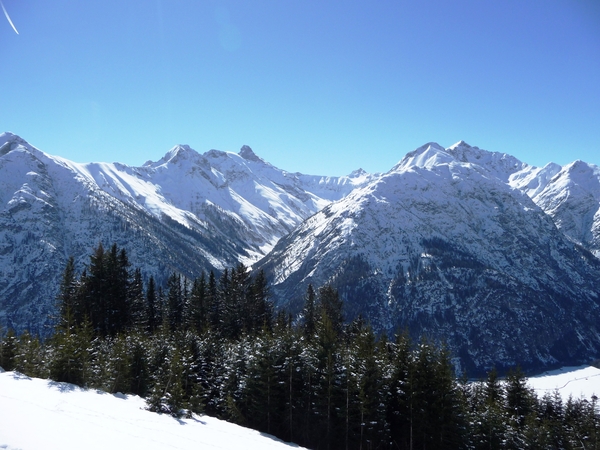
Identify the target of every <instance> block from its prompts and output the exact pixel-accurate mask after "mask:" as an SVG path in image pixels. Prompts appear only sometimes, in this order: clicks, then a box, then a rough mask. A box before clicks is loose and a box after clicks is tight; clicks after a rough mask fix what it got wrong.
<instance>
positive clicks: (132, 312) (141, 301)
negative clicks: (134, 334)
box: [127, 268, 148, 330]
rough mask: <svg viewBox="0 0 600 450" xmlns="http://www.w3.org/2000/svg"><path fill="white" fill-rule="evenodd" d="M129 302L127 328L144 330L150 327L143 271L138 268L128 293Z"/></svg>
mask: <svg viewBox="0 0 600 450" xmlns="http://www.w3.org/2000/svg"><path fill="white" fill-rule="evenodd" d="M127 298H128V301H129V317H130V322H131V323H129V324H128V326H127V328H129V329H131V328H133V329H136V330H144V329H146V328H147V327H148V314H147V310H146V299H145V297H144V282H143V280H142V271H141V270H140V269H139V268H136V269H135V271H134V273H133V280H132V282H131V284H130V285H129V292H128V293H127Z"/></svg>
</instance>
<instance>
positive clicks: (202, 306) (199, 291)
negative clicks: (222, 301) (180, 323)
mask: <svg viewBox="0 0 600 450" xmlns="http://www.w3.org/2000/svg"><path fill="white" fill-rule="evenodd" d="M207 289H208V286H207V283H206V276H205V275H204V272H203V273H202V275H201V276H200V278H196V279H195V280H194V283H193V284H192V290H191V292H190V308H189V323H188V328H189V329H191V330H194V331H195V332H196V333H198V334H199V333H203V332H204V331H206V330H207V329H208V324H209V321H208V317H209V310H208V293H207Z"/></svg>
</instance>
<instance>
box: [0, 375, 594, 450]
mask: <svg viewBox="0 0 600 450" xmlns="http://www.w3.org/2000/svg"><path fill="white" fill-rule="evenodd" d="M0 372H1V369H0ZM529 385H530V386H531V387H532V388H533V389H535V392H536V393H537V394H538V396H540V397H541V396H543V395H544V393H546V392H550V393H552V392H554V390H555V389H558V391H559V392H560V393H561V394H562V396H563V398H564V399H565V400H566V399H567V398H568V397H569V395H572V396H573V398H579V397H581V396H583V397H585V398H588V399H589V398H591V396H592V395H600V369H598V368H596V367H592V366H579V367H564V368H562V369H557V370H553V371H549V372H545V373H543V374H541V375H538V376H535V377H531V378H529ZM145 406H146V404H145V402H144V400H143V399H141V398H140V397H137V396H131V395H120V394H115V395H112V394H106V393H104V392H101V391H96V390H86V389H81V388H79V387H77V386H74V385H71V384H67V383H56V382H53V381H49V380H40V379H36V378H29V377H27V376H25V375H21V374H19V373H17V372H1V373H0V449H6V450H53V449H60V450H71V449H73V450H80V449H82V448H85V449H88V450H93V449H102V450H106V449H110V450H119V449H132V448H143V449H145V450H153V449H157V450H158V449H161V450H162V449H176V450H180V449H194V450H197V449H223V450H227V449H231V450H234V449H236V450H237V449H241V448H243V449H248V450H259V449H260V450H263V449H266V450H268V449H273V450H277V449H280V450H284V449H288V450H289V449H291V448H299V447H298V446H297V445H295V444H287V443H284V442H281V441H279V440H278V439H276V438H273V437H270V436H268V435H265V434H263V433H259V432H258V431H254V430H251V429H248V428H244V427H240V426H238V425H234V424H231V423H228V422H224V421H222V420H218V419H215V418H212V417H208V416H194V418H192V419H174V418H173V417H170V416H167V415H161V414H155V413H152V412H149V411H146V410H145Z"/></svg>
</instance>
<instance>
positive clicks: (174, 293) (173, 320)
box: [167, 272, 184, 331]
mask: <svg viewBox="0 0 600 450" xmlns="http://www.w3.org/2000/svg"><path fill="white" fill-rule="evenodd" d="M183 309H184V296H183V289H182V284H181V275H177V274H176V273H175V272H173V273H172V274H171V276H170V277H169V280H168V282H167V311H168V313H167V315H168V325H169V329H170V330H171V331H175V330H179V329H181V328H182V325H183Z"/></svg>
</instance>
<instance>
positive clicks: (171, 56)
mask: <svg viewBox="0 0 600 450" xmlns="http://www.w3.org/2000/svg"><path fill="white" fill-rule="evenodd" d="M2 1H3V4H4V6H5V8H6V11H7V12H8V14H9V15H10V17H11V19H12V21H13V23H14V25H15V27H16V28H17V30H18V32H19V34H18V35H17V34H16V33H15V32H14V30H13V29H12V27H11V26H10V24H9V22H8V20H5V18H4V17H0V61H1V64H2V69H1V70H0V95H1V96H0V98H1V99H2V104H1V106H0V131H12V132H14V133H17V134H19V135H21V136H22V137H23V138H25V139H26V140H28V141H29V142H31V143H32V144H33V145H36V146H37V147H38V148H40V149H41V150H43V151H45V152H47V153H50V154H54V155H60V156H63V157H66V158H69V159H72V160H74V161H78V162H88V161H108V162H112V161H119V162H123V163H126V164H130V165H141V164H143V163H144V162H145V161H146V160H149V159H152V160H157V159H159V158H160V157H162V156H163V155H164V153H166V152H167V151H168V149H169V148H171V147H172V146H173V145H175V144H189V145H191V146H192V147H193V148H195V149H196V150H198V151H199V152H204V151H207V150H209V149H212V148H216V149H220V150H228V151H236V152H237V151H238V150H239V148H240V147H241V146H242V145H244V144H248V145H250V146H251V147H252V148H253V149H254V151H255V152H256V153H257V154H258V155H259V156H261V157H262V158H264V159H265V160H267V161H269V162H270V163H272V164H274V165H275V166H277V167H280V168H282V169H285V170H289V171H300V172H303V173H309V174H327V175H343V174H347V173H350V172H351V171H352V170H354V169H357V168H359V167H362V168H364V169H365V170H367V171H369V172H377V171H380V172H381V171H387V170H389V169H390V168H391V167H392V166H393V165H394V164H395V163H396V162H397V161H399V160H400V159H401V158H402V156H404V154H405V153H407V152H408V151H411V150H413V149H414V148H416V147H418V146H420V145H422V144H424V143H426V142H430V141H435V142H438V143H439V144H441V145H443V146H449V145H452V144H453V143H455V142H457V141H459V140H461V139H462V140H465V141H467V142H468V143H469V144H471V145H476V146H479V147H481V148H485V149H487V150H492V151H500V152H506V153H510V154H512V155H514V156H516V157H518V158H519V159H521V160H523V161H525V162H528V163H530V164H534V165H538V166H540V165H544V164H546V163H547V162H550V161H554V162H557V163H559V164H566V163H568V162H571V161H573V160H575V159H582V160H584V161H587V162H592V163H595V164H600V2H599V1H597V0H527V1H523V0H518V1H517V0H502V1H496V0H429V1H427V0H422V1H403V0H394V1H393V0H377V1H349V0H345V1H337V0H327V1H322V0H321V1H312V0H302V1H291V0H289V1H288V0H258V1H249V0H245V1H193V0H144V1H141V0H127V1H123V0H119V1H116V0H102V1H100V0H85V1H74V0H2Z"/></svg>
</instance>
